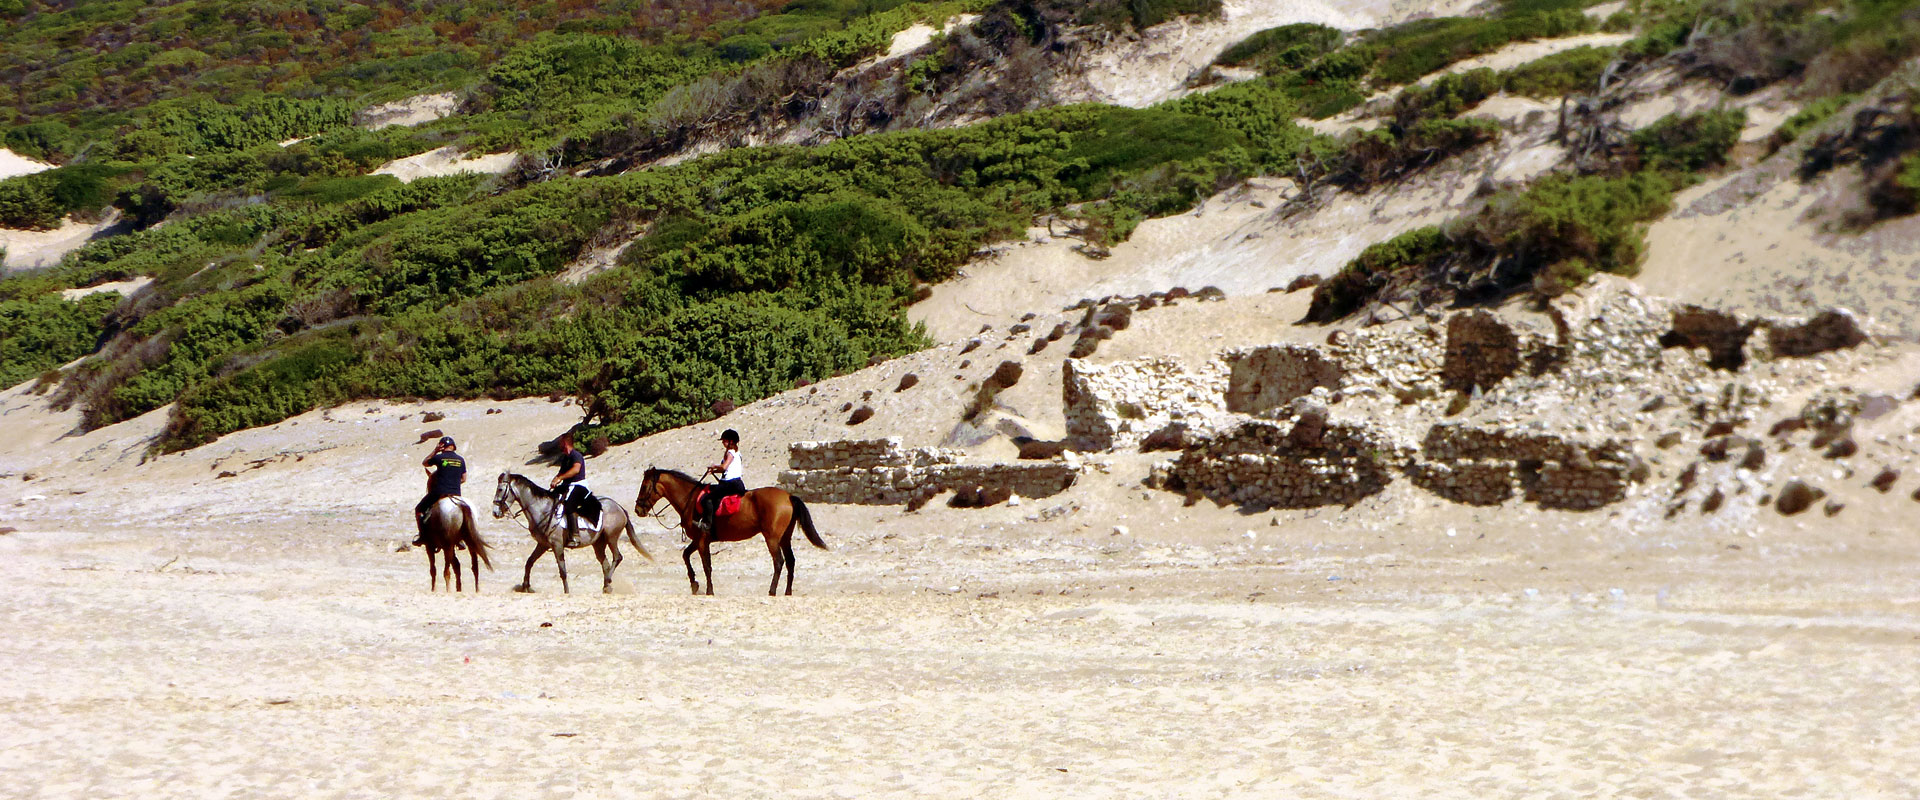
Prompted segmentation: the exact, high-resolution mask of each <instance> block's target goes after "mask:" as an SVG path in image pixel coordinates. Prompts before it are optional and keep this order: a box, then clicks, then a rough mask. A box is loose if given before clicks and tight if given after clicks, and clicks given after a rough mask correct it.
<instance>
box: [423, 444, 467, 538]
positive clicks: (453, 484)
mask: <svg viewBox="0 0 1920 800" xmlns="http://www.w3.org/2000/svg"><path fill="white" fill-rule="evenodd" d="M420 466H422V467H426V469H427V496H426V497H423V498H421V499H420V503H419V504H418V505H415V506H414V507H413V524H414V527H415V528H417V529H419V530H420V535H419V536H417V537H415V538H414V540H413V544H414V546H416V547H418V546H420V545H423V544H425V543H426V524H427V509H430V508H433V504H434V503H438V502H440V498H442V497H459V496H460V484H461V483H463V482H465V481H466V479H467V460H466V459H465V458H463V457H461V455H460V454H459V453H458V452H456V450H455V448H454V444H453V437H451V436H442V437H440V444H438V445H435V446H434V448H433V452H432V453H428V454H427V457H426V459H425V460H422V461H421V462H420Z"/></svg>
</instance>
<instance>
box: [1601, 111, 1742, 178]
mask: <svg viewBox="0 0 1920 800" xmlns="http://www.w3.org/2000/svg"><path fill="white" fill-rule="evenodd" d="M1746 124H1747V112H1746V111H1744V110H1741V109H1731V110H1723V111H1706V112H1701V113H1698V114H1684V115H1683V114H1670V115H1668V116H1665V117H1662V118H1660V119H1659V120H1658V121H1656V122H1654V123H1653V124H1652V125H1649V126H1647V127H1646V128H1643V129H1641V130H1638V131H1634V133H1633V136H1632V138H1631V140H1630V142H1631V144H1632V147H1633V151H1634V157H1635V158H1636V159H1637V160H1638V161H1639V163H1640V166H1641V168H1643V169H1651V170H1661V171H1667V172H1681V173H1690V172H1698V171H1701V170H1705V169H1711V168H1714V167H1719V166H1721V165H1724V164H1725V163H1726V162H1727V153H1728V152H1729V151H1731V150H1732V149H1733V146H1734V145H1736V144H1739V143H1740V130H1741V129H1742V128H1744V127H1746Z"/></svg>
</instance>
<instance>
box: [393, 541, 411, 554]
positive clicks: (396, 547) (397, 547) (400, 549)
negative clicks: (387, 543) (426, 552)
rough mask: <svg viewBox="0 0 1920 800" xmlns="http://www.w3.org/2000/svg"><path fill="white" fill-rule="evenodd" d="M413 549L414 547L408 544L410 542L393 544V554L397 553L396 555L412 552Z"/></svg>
mask: <svg viewBox="0 0 1920 800" xmlns="http://www.w3.org/2000/svg"><path fill="white" fill-rule="evenodd" d="M412 549H413V545H412V544H411V543H408V542H394V543H393V552H396V553H405V552H407V551H409V550H412Z"/></svg>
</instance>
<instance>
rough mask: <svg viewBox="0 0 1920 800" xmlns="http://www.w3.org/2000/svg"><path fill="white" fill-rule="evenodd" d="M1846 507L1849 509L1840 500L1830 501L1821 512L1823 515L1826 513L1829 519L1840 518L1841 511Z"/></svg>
mask: <svg viewBox="0 0 1920 800" xmlns="http://www.w3.org/2000/svg"><path fill="white" fill-rule="evenodd" d="M1846 507H1847V504H1846V503H1842V502H1840V501H1838V500H1828V501H1827V504H1826V505H1825V506H1822V507H1821V508H1820V511H1821V513H1824V514H1826V515H1827V516H1829V517H1834V516H1839V514H1840V509H1843V508H1846Z"/></svg>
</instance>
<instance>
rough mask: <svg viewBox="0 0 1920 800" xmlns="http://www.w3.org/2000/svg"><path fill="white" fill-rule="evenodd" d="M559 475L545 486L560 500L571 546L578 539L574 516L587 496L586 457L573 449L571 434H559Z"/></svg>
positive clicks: (576, 522)
mask: <svg viewBox="0 0 1920 800" xmlns="http://www.w3.org/2000/svg"><path fill="white" fill-rule="evenodd" d="M555 461H556V463H557V465H558V466H559V467H560V473H559V474H557V475H555V476H553V482H552V483H549V484H547V485H548V486H549V487H551V488H552V489H553V492H554V495H555V496H556V497H558V498H559V500H560V511H561V514H562V515H563V516H565V517H566V520H567V544H566V545H565V546H569V547H570V546H572V545H573V543H574V542H575V541H577V540H578V539H579V538H580V520H579V519H578V517H577V516H575V515H576V514H577V512H578V510H579V505H580V498H579V497H578V496H577V495H582V494H587V493H588V491H589V490H588V489H587V486H586V482H587V457H586V456H583V455H581V454H580V451H578V450H575V449H573V433H572V432H571V431H569V432H567V433H563V434H560V456H559V457H558V458H557V459H555Z"/></svg>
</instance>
